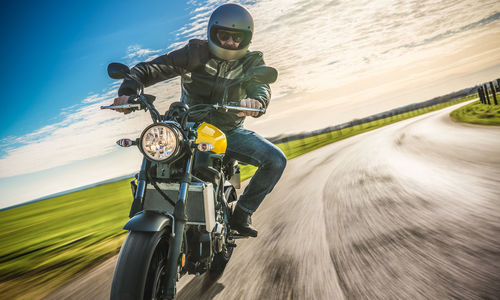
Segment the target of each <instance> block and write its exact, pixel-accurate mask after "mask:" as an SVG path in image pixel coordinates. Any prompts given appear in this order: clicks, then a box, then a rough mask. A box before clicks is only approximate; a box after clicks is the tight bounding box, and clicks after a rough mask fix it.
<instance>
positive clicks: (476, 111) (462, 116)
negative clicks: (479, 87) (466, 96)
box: [450, 94, 500, 126]
mask: <svg viewBox="0 0 500 300" xmlns="http://www.w3.org/2000/svg"><path fill="white" fill-rule="evenodd" d="M499 95H500V94H499ZM497 99H498V97H497ZM450 117H451V118H452V119H453V120H455V121H457V122H464V123H472V124H480V125H495V126H499V125H500V105H488V104H482V103H481V102H480V101H476V102H473V103H471V104H468V105H465V106H463V107H460V108H458V109H456V110H454V111H452V112H451V113H450Z"/></svg>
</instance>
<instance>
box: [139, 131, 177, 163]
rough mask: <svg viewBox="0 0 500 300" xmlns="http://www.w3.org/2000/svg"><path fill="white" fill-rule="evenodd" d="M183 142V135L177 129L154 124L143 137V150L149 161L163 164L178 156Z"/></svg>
mask: <svg viewBox="0 0 500 300" xmlns="http://www.w3.org/2000/svg"><path fill="white" fill-rule="evenodd" d="M181 140H182V134H181V133H180V131H179V129H177V128H176V127H174V126H169V125H167V124H153V125H151V126H149V127H147V128H146V129H145V130H144V132H143V133H142V135H141V150H142V153H143V154H144V155H145V156H146V157H147V158H148V159H150V160H152V161H156V162H162V161H165V160H168V159H170V158H172V157H174V156H176V155H177V154H178V152H179V148H180V147H179V144H180V142H181Z"/></svg>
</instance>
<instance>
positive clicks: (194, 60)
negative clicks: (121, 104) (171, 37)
mask: <svg viewBox="0 0 500 300" xmlns="http://www.w3.org/2000/svg"><path fill="white" fill-rule="evenodd" d="M202 47H203V41H201V40H191V41H189V43H188V44H187V45H186V46H184V47H182V48H180V49H177V50H174V51H172V52H170V53H168V54H164V55H161V56H158V57H157V58H155V59H153V60H151V61H149V62H141V63H138V64H137V65H135V66H134V67H133V68H132V69H131V70H130V71H131V73H132V74H134V75H135V76H137V78H139V80H140V81H141V82H142V83H143V84H144V86H145V87H148V86H151V85H153V84H155V83H158V82H160V81H164V80H167V79H171V78H174V77H176V76H179V75H182V74H184V73H187V72H190V71H191V70H192V69H194V68H196V67H197V66H198V65H199V64H200V61H201V60H202V59H203V55H202V54H203V53H204V51H200V50H203V49H200V48H202ZM138 92H139V86H138V85H137V84H136V83H135V81H133V80H130V79H125V80H124V81H123V83H122V84H121V86H120V88H119V89H118V95H119V96H122V95H132V94H137V93H138Z"/></svg>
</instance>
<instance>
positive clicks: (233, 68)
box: [113, 4, 286, 237]
mask: <svg viewBox="0 0 500 300" xmlns="http://www.w3.org/2000/svg"><path fill="white" fill-rule="evenodd" d="M253 29H254V28H253V19H252V16H251V15H250V13H249V12H248V10H246V9H245V8H244V7H242V6H240V5H238V4H224V5H222V6H219V7H218V8H217V9H216V10H215V11H214V12H213V13H212V15H211V16H210V20H209V22H208V30H207V37H208V39H207V40H198V39H192V40H190V41H189V42H188V44H187V45H186V46H184V47H183V48H180V49H178V50H174V51H172V52H170V53H168V54H165V55H162V56H159V57H157V58H155V59H154V60H152V61H149V62H142V63H139V64H137V65H136V66H135V67H133V68H132V69H131V72H132V74H134V75H135V76H137V78H139V80H140V81H141V82H142V83H143V84H144V85H145V86H146V87H147V86H150V85H153V84H155V83H157V82H160V81H164V80H167V79H170V78H173V77H175V76H181V86H182V96H181V101H182V102H183V103H186V104H188V105H195V104H201V103H204V104H215V103H217V102H219V101H220V99H222V97H223V91H224V86H225V82H226V81H234V80H236V79H238V78H241V77H242V76H243V74H245V71H246V70H247V69H248V68H250V67H252V66H258V65H264V60H263V59H262V52H259V51H248V47H249V45H250V42H251V40H252V35H253ZM137 91H138V86H137V85H136V83H135V82H134V81H133V80H127V79H126V80H124V82H123V83H122V85H121V86H120V89H119V90H118V95H119V97H118V98H115V99H114V103H113V104H114V105H121V104H126V103H127V102H128V99H129V96H130V95H133V94H136V93H137ZM270 97H271V90H270V87H269V85H268V84H262V83H257V82H255V81H249V82H245V83H242V84H238V85H235V86H233V87H232V88H230V89H229V91H228V94H227V101H228V102H239V104H240V106H243V107H251V108H267V106H268V105H269V100H270ZM121 112H123V113H125V114H127V113H130V111H128V110H121ZM260 115H262V113H259V112H239V113H235V112H231V111H225V112H224V111H216V110H214V111H211V112H210V113H209V115H208V116H207V117H206V119H204V120H203V121H206V122H208V123H211V124H213V125H215V126H217V127H218V128H220V129H221V130H222V131H224V133H225V134H226V138H227V150H226V156H228V157H230V158H232V159H235V160H238V161H240V162H244V163H248V164H251V165H254V166H257V167H258V170H257V172H256V173H255V175H254V176H253V177H252V179H251V180H250V183H249V184H248V186H247V187H246V188H245V191H244V192H243V194H242V195H241V196H240V198H239V200H238V202H237V204H236V207H235V209H234V212H233V215H232V217H231V219H230V225H231V228H233V229H235V230H237V231H238V232H239V233H240V234H241V235H243V236H251V237H256V236H257V230H256V229H255V228H254V227H252V225H251V215H252V214H253V213H254V212H255V211H256V210H257V208H258V207H259V205H260V204H261V202H262V201H263V200H264V198H265V196H266V195H267V194H269V193H270V192H271V191H272V189H273V188H274V186H275V184H276V183H277V182H278V180H279V179H280V177H281V175H282V173H283V170H284V169H285V166H286V157H285V155H284V154H283V152H282V151H281V150H280V149H279V148H278V147H276V146H275V145H273V144H272V143H270V142H269V141H267V140H266V139H264V138H263V137H261V136H260V135H258V134H256V133H255V132H252V131H250V130H247V129H244V128H243V121H244V120H245V117H246V116H252V117H260Z"/></svg>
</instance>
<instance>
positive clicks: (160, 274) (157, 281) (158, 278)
mask: <svg viewBox="0 0 500 300" xmlns="http://www.w3.org/2000/svg"><path fill="white" fill-rule="evenodd" d="M163 262H164V260H162V261H160V262H159V263H160V266H161V267H160V268H159V269H158V270H157V271H156V273H155V277H154V281H153V288H152V291H153V295H152V296H153V297H152V298H151V299H153V300H156V299H160V296H161V295H162V290H161V288H162V286H163V279H164V278H165V265H164V264H163Z"/></svg>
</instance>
